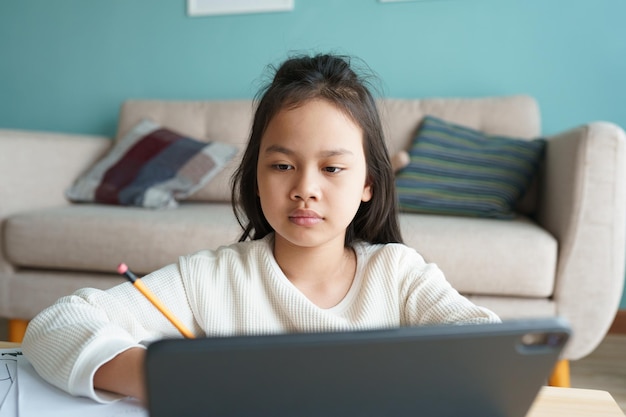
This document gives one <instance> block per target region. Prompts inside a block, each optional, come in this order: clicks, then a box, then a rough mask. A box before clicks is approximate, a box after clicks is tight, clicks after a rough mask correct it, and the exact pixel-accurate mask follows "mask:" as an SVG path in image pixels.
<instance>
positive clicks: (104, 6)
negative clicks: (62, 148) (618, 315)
mask: <svg viewBox="0 0 626 417" xmlns="http://www.w3.org/2000/svg"><path fill="white" fill-rule="evenodd" d="M624 16H626V2H625V1H623V0H569V1H563V0H439V1H437V0H433V1H421V2H420V1H416V2H403V3H392V4H389V3H387V4H384V3H380V2H378V1H377V0H295V9H294V11H292V12H288V13H269V14H250V15H231V16H217V17H195V18H191V17H188V16H187V15H186V1H185V0H89V1H84V0H57V1H49V0H28V1H24V0H2V1H0V127H4V128H26V129H42V130H52V131H68V132H81V133H98V134H106V135H113V134H114V132H115V125H116V118H117V111H118V108H119V105H120V103H121V101H122V100H124V99H126V98H130V97H135V98H163V99H217V98H248V97H251V96H252V95H253V94H254V93H255V91H256V90H257V88H258V86H259V83H260V82H261V81H262V78H260V75H261V74H262V73H263V70H264V67H265V65H266V64H268V63H277V62H279V61H281V60H282V59H283V58H284V57H285V56H286V55H287V54H288V53H289V52H290V51H303V50H304V51H328V50H331V51H335V52H340V53H347V54H351V55H356V56H359V57H361V58H363V59H364V60H365V61H366V62H367V63H368V64H369V65H370V66H371V67H372V69H373V70H374V71H376V72H377V73H378V74H379V76H380V78H381V79H382V82H383V83H382V87H383V92H384V94H385V95H387V96H393V97H427V96H484V95H502V94H517V93H527V94H531V95H533V96H535V97H536V98H537V99H538V101H539V104H540V106H541V108H542V117H543V128H544V132H545V133H554V132H557V131H559V130H562V129H566V128H569V127H572V126H575V125H577V124H580V123H583V122H586V121H590V120H609V121H612V122H615V123H617V124H619V125H621V126H626V104H624V103H625V101H624V97H626V78H625V77H624V74H626V25H625V24H624ZM622 307H623V308H626V297H624V298H623V299H622Z"/></svg>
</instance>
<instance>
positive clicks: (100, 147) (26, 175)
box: [0, 129, 112, 221]
mask: <svg viewBox="0 0 626 417" xmlns="http://www.w3.org/2000/svg"><path fill="white" fill-rule="evenodd" d="M111 145H112V141H111V139H109V138H106V137H103V136H92V135H77V134H60V133H45V132H33V131H24V130H5V129H0V201H2V204H1V205H0V221H1V220H2V219H4V218H5V217H7V216H8V215H10V214H12V213H16V212H18V211H22V210H27V209H28V210H32V209H37V208H42V207H48V206H56V205H62V204H67V200H66V199H65V194H64V193H65V190H66V189H67V188H68V187H69V186H70V185H71V184H72V183H73V181H74V180H75V179H76V178H77V177H78V176H79V175H80V174H81V173H82V172H84V171H86V170H87V169H88V168H89V167H90V166H91V165H92V164H94V163H95V161H96V160H98V159H99V158H101V157H102V156H103V155H104V153H105V152H106V151H107V150H108V149H109V148H110V146H111Z"/></svg>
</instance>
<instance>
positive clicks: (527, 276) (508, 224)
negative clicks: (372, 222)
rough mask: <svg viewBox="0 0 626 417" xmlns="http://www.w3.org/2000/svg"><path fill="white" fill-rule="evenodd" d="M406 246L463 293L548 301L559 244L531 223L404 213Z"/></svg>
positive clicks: (527, 220)
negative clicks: (539, 298)
mask: <svg viewBox="0 0 626 417" xmlns="http://www.w3.org/2000/svg"><path fill="white" fill-rule="evenodd" d="M400 227H401V230H402V235H403V237H404V239H405V243H406V244H407V245H409V246H411V247H414V248H415V249H417V251H418V252H420V253H421V254H422V255H423V256H424V258H425V259H426V261H428V262H434V263H436V264H437V265H439V267H440V268H441V269H442V270H443V271H444V273H445V275H446V277H447V279H448V280H449V281H450V283H451V284H452V286H453V287H455V288H456V289H457V290H458V291H459V292H461V293H463V294H476V295H500V296H502V295H504V296H515V297H549V296H551V295H552V293H553V290H554V284H555V282H554V277H555V274H556V262H557V252H558V242H557V240H556V239H555V238H554V236H552V235H551V234H550V233H548V232H547V231H546V230H545V229H542V228H541V227H540V226H539V225H538V224H536V223H535V222H533V221H531V220H530V219H528V218H526V217H523V216H519V217H516V218H515V219H513V220H510V221H501V220H494V219H486V218H476V217H455V216H439V215H432V214H409V213H403V214H401V215H400Z"/></svg>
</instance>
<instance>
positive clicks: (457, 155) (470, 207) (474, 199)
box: [396, 116, 546, 219]
mask: <svg viewBox="0 0 626 417" xmlns="http://www.w3.org/2000/svg"><path fill="white" fill-rule="evenodd" d="M545 144H546V141H545V140H544V139H535V140H525V139H515V138H509V137H503V136H490V135H486V134H484V133H482V132H479V131H476V130H473V129H470V128H467V127H464V126H459V125H455V124H452V123H448V122H446V121H444V120H440V119H437V118H435V117H432V116H426V117H425V118H424V120H423V121H422V123H421V125H420V128H419V131H418V133H417V136H416V137H415V139H414V141H413V144H412V147H411V149H410V151H409V155H410V162H409V164H408V165H407V166H406V167H404V168H403V169H402V170H400V171H399V173H398V175H397V176H396V188H397V191H398V197H399V202H400V209H401V210H403V211H407V212H415V213H433V214H450V215H461V216H475V217H492V218H502V219H506V218H511V217H514V215H515V213H514V207H515V203H516V202H517V200H518V199H520V198H521V197H522V196H523V195H524V192H525V191H526V190H527V189H528V187H529V185H530V182H531V180H532V178H533V176H534V174H535V171H536V170H537V168H538V166H539V163H540V161H541V158H542V156H543V152H544V148H545Z"/></svg>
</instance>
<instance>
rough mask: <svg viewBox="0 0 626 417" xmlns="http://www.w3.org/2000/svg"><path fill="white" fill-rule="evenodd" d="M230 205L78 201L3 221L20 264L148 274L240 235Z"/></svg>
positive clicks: (7, 243)
mask: <svg viewBox="0 0 626 417" xmlns="http://www.w3.org/2000/svg"><path fill="white" fill-rule="evenodd" d="M239 230H240V229H239V225H238V224H237V221H236V220H235V217H234V215H233V214H232V209H231V207H230V205H229V204H211V205H210V206H209V205H207V204H198V203H187V202H185V203H181V204H180V205H179V207H178V208H177V209H176V210H145V209H142V208H137V207H120V206H107V205H99V204H75V205H70V206H66V207H59V208H52V209H44V210H37V211H31V212H23V213H20V214H16V215H14V216H12V217H10V218H9V219H7V221H6V223H5V233H4V237H3V238H4V242H3V244H2V246H3V247H4V248H5V251H6V256H7V259H9V261H10V262H12V263H13V264H15V265H17V266H20V267H31V268H46V269H62V270H76V271H94V272H98V271H100V272H113V273H114V272H115V270H116V267H117V265H118V264H119V263H121V262H125V263H127V264H128V265H129V267H130V268H132V269H133V270H134V271H135V272H137V273H140V274H145V273H147V272H151V271H154V270H155V269H158V268H160V267H162V266H164V265H166V264H170V263H172V262H176V261H177V260H178V257H179V256H181V255H185V254H189V253H193V252H196V251H198V250H202V249H207V248H217V247H218V246H220V245H224V244H229V243H232V242H234V241H236V240H237V239H238V237H239Z"/></svg>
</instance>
